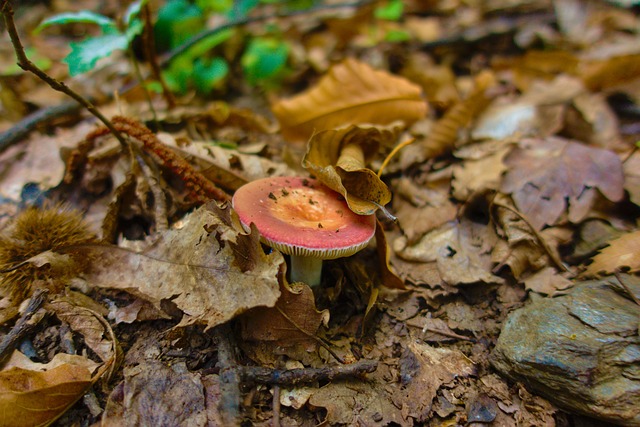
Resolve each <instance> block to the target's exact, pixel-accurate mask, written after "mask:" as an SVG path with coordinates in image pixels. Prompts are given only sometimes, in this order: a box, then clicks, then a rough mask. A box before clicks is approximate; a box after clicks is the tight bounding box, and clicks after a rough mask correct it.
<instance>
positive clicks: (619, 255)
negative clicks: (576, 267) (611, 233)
mask: <svg viewBox="0 0 640 427" xmlns="http://www.w3.org/2000/svg"><path fill="white" fill-rule="evenodd" d="M624 267H628V268H630V270H629V271H630V272H632V273H635V272H636V271H639V270H640V231H634V232H631V233H627V234H623V235H622V236H620V237H618V238H617V239H615V240H612V241H611V242H609V246H608V247H606V248H604V249H603V250H601V251H600V253H599V254H598V255H596V256H594V257H593V262H592V263H591V264H590V265H589V266H588V267H587V270H586V272H585V273H586V274H587V275H589V276H594V275H597V274H599V273H601V272H604V273H613V272H614V271H616V270H617V269H619V268H624Z"/></svg>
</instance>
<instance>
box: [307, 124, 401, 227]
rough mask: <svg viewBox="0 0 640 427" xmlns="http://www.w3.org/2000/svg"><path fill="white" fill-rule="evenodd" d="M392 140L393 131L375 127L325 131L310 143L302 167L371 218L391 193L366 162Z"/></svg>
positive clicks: (353, 208)
mask: <svg viewBox="0 0 640 427" xmlns="http://www.w3.org/2000/svg"><path fill="white" fill-rule="evenodd" d="M395 137H396V134H395V132H394V131H392V130H388V129H383V128H376V127H370V128H364V127H358V126H350V127H348V128H342V129H337V130H325V131H322V132H319V133H316V134H315V135H313V136H312V137H311V139H310V140H309V145H308V148H307V154H306V155H305V156H304V159H303V161H302V165H303V166H304V167H305V168H307V169H308V170H309V171H310V172H311V173H312V174H314V175H315V176H316V177H317V178H318V179H319V180H320V181H322V183H323V184H324V185H326V186H327V187H329V188H331V189H333V190H334V191H337V192H338V193H340V194H342V196H343V197H344V198H345V199H346V201H347V204H348V205H349V208H350V209H351V210H352V211H354V212H355V213H357V214H360V215H370V214H372V213H374V212H375V211H376V210H377V209H378V207H379V206H384V205H386V204H387V203H389V201H391V192H390V191H389V189H388V188H387V185H386V184H385V183H384V182H382V180H381V179H380V178H379V177H378V175H377V174H376V173H375V172H373V171H372V170H371V169H368V168H367V167H366V163H367V162H368V161H369V160H370V159H371V158H372V157H373V156H374V155H375V154H376V153H377V151H378V147H379V146H380V145H388V144H389V143H390V142H391V141H394V140H395Z"/></svg>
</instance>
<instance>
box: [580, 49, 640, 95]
mask: <svg viewBox="0 0 640 427" xmlns="http://www.w3.org/2000/svg"><path fill="white" fill-rule="evenodd" d="M580 75H581V77H582V80H583V81H584V84H585V85H586V86H587V87H588V88H589V89H590V90H591V91H592V92H598V91H601V90H602V89H606V88H610V87H613V86H616V85H619V84H623V83H626V82H628V81H630V80H634V79H637V78H638V76H640V54H636V55H621V56H614V57H611V58H607V59H603V60H600V61H595V60H594V61H587V62H585V63H583V64H582V67H581V74H580Z"/></svg>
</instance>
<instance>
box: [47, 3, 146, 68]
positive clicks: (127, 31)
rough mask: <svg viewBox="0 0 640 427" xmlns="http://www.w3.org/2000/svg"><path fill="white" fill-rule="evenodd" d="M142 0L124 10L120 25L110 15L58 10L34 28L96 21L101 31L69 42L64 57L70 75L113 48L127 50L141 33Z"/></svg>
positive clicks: (89, 65)
mask: <svg viewBox="0 0 640 427" xmlns="http://www.w3.org/2000/svg"><path fill="white" fill-rule="evenodd" d="M145 2H146V0H138V1H136V2H133V3H132V4H131V5H130V6H129V7H128V8H127V10H126V12H125V14H124V17H123V22H122V25H121V26H119V25H118V23H117V22H116V21H114V20H113V19H111V18H109V17H107V16H104V15H101V14H99V13H94V12H90V11H86V10H85V11H80V12H75V13H61V14H59V15H56V16H53V17H51V18H48V19H46V20H44V21H43V22H42V23H41V24H40V25H39V26H38V28H36V31H41V30H42V29H44V28H47V27H50V26H52V25H65V24H73V23H84V24H93V25H98V26H99V27H100V30H101V32H102V34H101V35H99V36H95V37H88V38H86V39H85V40H82V41H80V42H72V43H71V53H70V54H69V55H67V57H66V58H65V59H64V62H66V63H67V64H68V65H69V73H70V74H71V75H72V76H75V75H78V74H82V73H85V72H87V71H90V70H92V69H93V68H94V67H95V65H96V63H97V62H98V60H100V59H102V58H106V57H108V56H110V55H111V54H112V53H113V52H115V51H117V50H127V49H128V48H129V47H130V46H131V42H132V41H133V39H134V38H135V37H136V36H138V35H139V34H141V33H142V29H143V23H142V21H140V19H139V17H138V16H139V14H140V9H141V7H142V6H143V5H144V3H145Z"/></svg>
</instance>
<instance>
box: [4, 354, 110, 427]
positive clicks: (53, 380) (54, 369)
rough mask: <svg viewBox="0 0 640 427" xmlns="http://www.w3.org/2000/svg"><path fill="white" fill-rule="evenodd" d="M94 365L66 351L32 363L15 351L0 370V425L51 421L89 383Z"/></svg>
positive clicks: (82, 391) (24, 424)
mask: <svg viewBox="0 0 640 427" xmlns="http://www.w3.org/2000/svg"><path fill="white" fill-rule="evenodd" d="M97 366H98V364H97V363H95V362H93V361H91V360H89V359H87V358H85V357H82V356H76V355H70V354H57V355H56V356H55V357H54V358H53V359H52V360H51V362H49V363H47V364H41V363H35V362H32V361H31V360H29V359H28V358H27V357H26V356H24V355H23V354H22V353H19V352H18V351H15V352H14V353H13V355H12V356H11V358H10V359H9V361H7V364H6V365H5V367H4V368H3V370H2V371H1V372H0V426H3V427H4V426H7V427H9V426H11V427H21V426H34V425H49V424H51V423H52V422H53V421H55V420H56V419H57V418H58V417H60V416H61V415H62V414H63V413H64V412H65V411H66V410H67V409H68V408H69V407H70V406H71V405H73V404H74V403H75V402H76V401H77V400H78V399H80V398H81V397H82V396H83V395H84V394H85V392H86V390H87V389H88V388H89V387H90V386H91V384H93V382H94V380H95V378H94V377H93V373H94V371H95V370H96V368H97Z"/></svg>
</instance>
